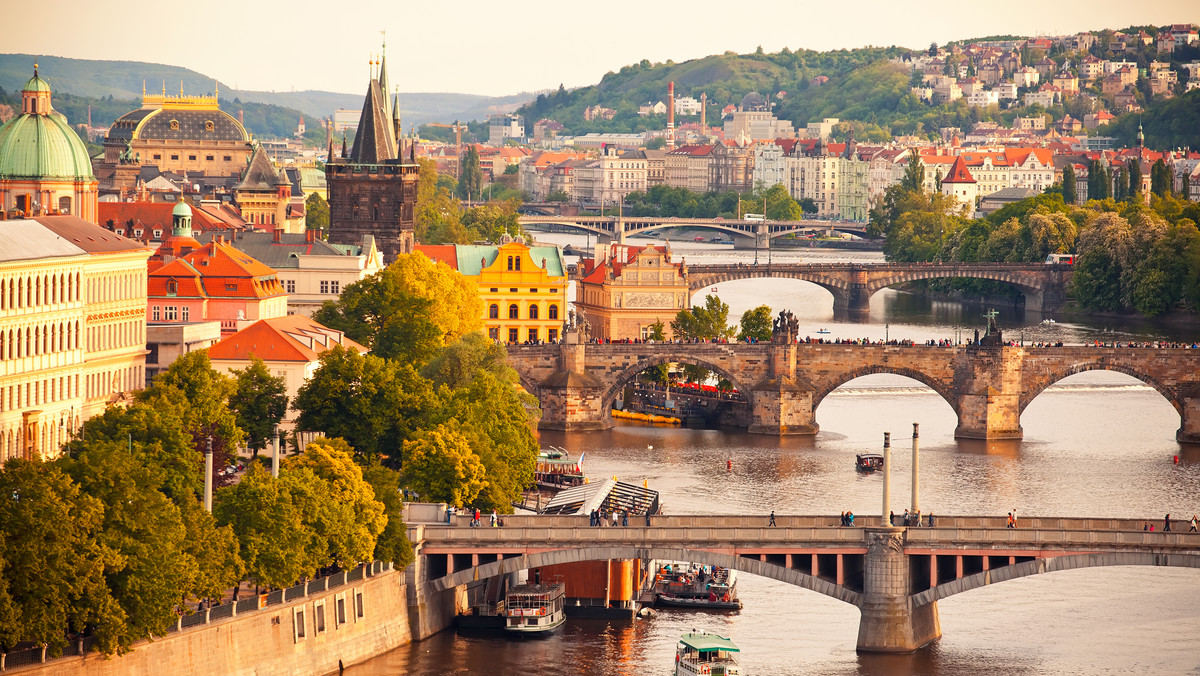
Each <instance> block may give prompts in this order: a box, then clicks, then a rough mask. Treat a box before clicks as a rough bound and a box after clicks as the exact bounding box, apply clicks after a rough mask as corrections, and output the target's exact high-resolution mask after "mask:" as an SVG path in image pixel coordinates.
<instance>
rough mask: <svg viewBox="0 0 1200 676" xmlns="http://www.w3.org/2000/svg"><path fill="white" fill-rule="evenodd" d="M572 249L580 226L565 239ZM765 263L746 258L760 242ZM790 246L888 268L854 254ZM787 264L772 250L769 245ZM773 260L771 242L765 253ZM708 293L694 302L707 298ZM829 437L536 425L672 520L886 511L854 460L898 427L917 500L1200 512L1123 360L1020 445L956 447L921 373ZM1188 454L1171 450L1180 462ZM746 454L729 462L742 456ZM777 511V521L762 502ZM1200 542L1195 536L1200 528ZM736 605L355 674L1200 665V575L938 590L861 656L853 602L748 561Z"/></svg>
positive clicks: (995, 509) (902, 487) (804, 302)
mask: <svg viewBox="0 0 1200 676" xmlns="http://www.w3.org/2000/svg"><path fill="white" fill-rule="evenodd" d="M539 238H549V239H554V238H560V240H559V241H560V243H566V242H576V241H579V240H580V239H581V238H572V237H570V236H566V235H551V236H547V237H542V236H539ZM673 247H674V249H675V251H676V255H680V254H683V255H686V256H687V258H688V260H689V261H697V262H698V260H697V259H708V260H712V261H713V262H724V261H738V260H741V261H745V260H746V256H747V254H746V253H744V252H737V253H733V252H731V251H730V250H729V247H724V248H720V247H715V246H711V245H704V244H696V245H692V244H690V243H688V244H681V245H673ZM748 255H749V257H750V259H751V260H752V257H753V252H749V254H748ZM781 256H795V257H800V256H803V257H804V259H806V260H812V259H813V258H814V256H819V257H836V259H837V260H877V259H878V254H872V253H860V252H845V253H843V252H828V253H827V252H820V251H818V252H815V253H809V252H802V253H799V252H788V253H787V254H781ZM775 258H776V260H778V259H779V257H775ZM761 259H762V254H761V253H760V260H761ZM704 293H705V292H704V291H702V292H701V293H700V294H698V296H697V298H702V297H703V295H704ZM718 294H719V296H720V297H721V299H722V300H723V301H725V302H726V303H728V304H729V305H730V308H731V313H730V314H731V320H733V319H735V318H736V316H740V314H741V313H742V312H744V311H746V310H747V309H749V308H751V307H754V306H756V305H759V304H762V303H764V302H767V303H768V304H770V305H771V306H772V308H773V310H775V311H779V310H781V309H784V308H787V309H791V310H792V311H793V312H795V313H796V315H797V317H798V318H799V320H800V327H801V328H800V334H801V335H805V334H806V333H811V334H813V335H815V333H816V331H817V330H818V329H820V328H825V329H827V330H829V331H830V334H829V336H828V337H831V338H837V337H843V338H855V337H867V338H872V339H878V338H883V337H884V336H885V334H886V335H887V336H888V337H891V338H911V339H914V340H917V341H923V340H926V339H930V338H952V339H953V338H954V337H955V333H956V332H958V333H960V334H962V335H964V336H966V335H970V333H971V331H973V330H974V328H976V327H977V326H979V325H980V324H981V322H982V320H981V319H980V318H979V315H980V312H981V310H982V309H981V308H975V307H970V306H964V305H963V304H960V303H941V302H938V303H932V302H929V301H928V300H924V299H921V298H918V297H913V296H909V295H907V294H902V293H897V292H893V291H887V290H885V291H882V292H880V293H878V294H876V296H875V297H874V298H872V302H871V313H870V318H869V319H868V320H866V321H864V322H860V323H859V322H856V323H838V322H835V321H834V318H833V310H832V297H831V296H830V295H829V293H828V292H825V291H824V290H822V289H820V288H818V287H816V286H814V285H811V284H806V283H802V282H791V281H787V280H744V281H739V282H732V283H728V284H726V283H722V284H721V285H720V288H719V289H718ZM1041 319H1042V318H1041V316H1040V315H1034V316H1031V317H1028V318H1027V317H1025V316H1024V315H1023V313H1021V312H1019V311H1012V310H1009V311H1005V312H1002V313H1001V317H1000V324H1001V326H1002V327H1004V328H1005V330H1006V331H1007V335H1008V336H1009V337H1014V338H1019V337H1020V334H1021V332H1022V331H1024V332H1025V335H1024V339H1025V340H1026V341H1037V340H1063V341H1064V342H1068V343H1072V342H1083V341H1090V340H1127V339H1129V340H1141V339H1147V340H1148V339H1153V338H1157V337H1169V338H1171V339H1178V340H1189V341H1191V340H1197V339H1200V335H1197V334H1196V332H1194V331H1193V332H1191V333H1189V332H1188V331H1186V330H1184V329H1174V330H1171V331H1164V330H1162V328H1161V327H1156V326H1155V325H1153V324H1148V323H1133V324H1129V323H1126V324H1121V325H1114V324H1112V323H1110V322H1106V321H1097V320H1086V319H1085V320H1071V321H1067V320H1066V319H1064V320H1062V321H1059V322H1056V323H1055V324H1042V323H1041ZM816 416H817V422H818V424H819V425H820V427H821V431H820V433H819V434H818V435H816V436H815V437H785V438H778V437H767V436H757V435H749V434H745V433H742V432H738V431H726V430H691V429H669V428H657V427H644V426H635V425H622V426H618V427H616V428H614V429H611V430H605V431H601V432H587V433H569V434H567V433H552V432H543V433H542V434H541V440H542V443H543V445H545V444H553V445H556V446H560V445H561V446H565V447H567V448H568V449H570V450H572V452H579V451H584V450H586V452H587V457H586V460H585V468H586V472H587V474H588V475H589V476H592V477H608V476H616V477H618V478H620V479H622V480H626V481H631V482H635V483H641V482H642V481H643V480H645V481H647V482H648V484H649V486H650V487H651V488H654V489H656V490H658V491H659V492H660V494H661V496H662V498H661V499H662V501H663V503H664V505H665V509H666V511H667V512H668V513H671V514H687V513H726V514H763V515H765V514H766V513H768V512H769V511H770V510H775V511H776V512H779V513H785V514H786V513H799V514H817V513H823V514H837V513H840V512H841V511H843V510H846V509H849V510H852V511H853V512H855V513H856V514H871V513H874V514H878V513H879V508H880V501H881V480H880V479H881V478H880V477H879V476H876V475H870V476H864V475H859V474H858V473H856V472H855V471H854V470H853V468H852V461H853V458H854V454H855V453H857V452H859V451H863V450H878V449H879V448H880V447H881V446H882V439H883V433H884V432H885V431H890V432H891V433H892V436H893V456H892V457H893V463H892V464H893V470H892V471H893V474H892V501H893V505H894V507H895V508H896V509H897V510H898V511H899V510H903V509H904V507H906V506H909V499H910V497H911V495H910V490H909V485H910V484H909V477H910V469H911V452H910V444H911V439H910V437H911V430H912V423H913V422H918V423H920V424H921V440H920V441H921V492H920V500H921V504H920V507H921V509H922V511H924V512H926V513H928V512H930V511H932V512H933V513H935V514H947V515H948V514H996V515H1003V514H1005V513H1006V512H1008V511H1009V510H1012V509H1015V510H1016V511H1017V515H1018V518H1020V517H1022V516H1032V515H1047V516H1085V515H1087V516H1113V517H1138V518H1145V519H1147V520H1151V521H1152V522H1153V523H1155V524H1156V525H1157V526H1159V527H1161V522H1162V517H1163V515H1164V514H1165V513H1167V512H1170V513H1171V514H1172V515H1173V517H1174V518H1178V519H1186V518H1190V516H1191V515H1192V514H1193V513H1196V512H1200V447H1196V446H1182V445H1180V444H1178V443H1176V442H1175V441H1174V434H1175V430H1176V429H1177V428H1178V427H1179V415H1178V414H1177V413H1176V412H1175V410H1174V409H1173V408H1172V407H1171V405H1170V404H1169V403H1167V402H1166V400H1164V399H1163V398H1162V396H1161V395H1159V394H1158V393H1157V392H1156V391H1155V390H1153V389H1152V388H1150V387H1148V386H1146V385H1144V384H1142V383H1140V382H1139V381H1137V380H1135V379H1133V378H1131V377H1129V376H1125V375H1122V374H1118V373H1111V372H1089V373H1082V374H1078V375H1075V376H1071V377H1070V378H1068V379H1066V380H1063V381H1060V383H1058V384H1057V385H1055V386H1054V387H1051V388H1050V389H1048V390H1047V391H1046V392H1044V393H1043V394H1041V395H1040V396H1038V397H1037V399H1035V400H1034V401H1033V402H1032V403H1031V404H1030V406H1029V407H1028V408H1027V409H1026V410H1025V412H1024V414H1023V416H1022V425H1023V428H1024V432H1025V435H1024V439H1022V440H1021V441H1003V442H980V441H958V440H956V439H954V437H953V433H954V427H955V423H956V420H955V416H954V413H953V411H952V410H951V408H950V406H949V404H947V403H946V402H945V401H944V400H942V399H941V397H939V396H938V395H937V394H936V393H934V392H933V391H932V390H930V389H929V388H927V387H925V386H924V385H922V384H920V383H918V382H916V381H914V380H911V379H908V378H905V377H902V376H894V375H872V376H866V377H863V378H859V379H856V380H853V381H851V382H849V383H847V384H846V385H844V386H843V387H842V388H839V389H838V390H837V391H835V392H834V393H832V394H831V395H830V396H829V397H827V398H826V399H825V400H824V401H823V402H822V404H821V406H820V408H818V410H817V412H816ZM1176 456H1178V460H1179V462H1178V463H1176V462H1174V460H1175V458H1176ZM728 462H732V469H728V465H727V463H728ZM764 519H765V516H764ZM1196 537H1197V545H1198V546H1200V535H1197V536H1196ZM738 587H739V590H740V595H741V597H742V599H743V601H744V603H745V607H744V608H743V610H741V611H740V612H737V613H729V614H712V613H704V612H693V611H687V610H682V611H671V610H667V611H662V612H660V613H659V614H657V615H656V616H655V617H652V618H649V619H644V620H638V621H637V622H635V623H627V622H626V623H622V622H604V621H581V620H568V622H567V625H566V627H565V629H564V630H563V631H561V632H560V633H559V634H557V635H555V636H552V637H550V638H548V639H544V640H535V641H511V640H508V639H506V638H505V637H503V636H499V637H489V636H469V637H468V636H459V635H457V634H456V633H455V632H454V631H453V630H451V631H446V632H442V633H441V634H438V635H437V636H434V637H432V638H431V639H429V640H426V641H421V642H418V643H414V644H412V645H410V646H406V647H402V648H399V649H397V650H395V651H392V652H390V653H387V654H385V655H381V656H379V657H377V658H375V659H373V660H371V661H370V662H368V663H366V664H363V665H359V666H356V667H353V668H350V669H347V670H346V673H347V674H360V675H368V674H371V675H375V674H414V675H426V674H428V675H434V674H493V673H519V674H577V673H588V674H666V673H668V672H669V671H670V668H671V665H672V664H673V656H674V646H675V643H676V641H677V639H678V637H679V635H680V634H681V633H684V632H686V631H689V630H691V629H693V628H696V629H702V630H707V631H715V632H717V633H720V634H723V635H725V636H729V637H730V638H732V639H733V640H734V641H735V642H736V643H737V644H738V645H739V646H740V647H741V649H742V658H741V662H742V664H743V666H744V668H745V671H746V673H747V674H749V675H754V676H757V675H762V674H838V675H842V674H847V675H848V674H860V675H874V674H880V675H884V674H887V675H890V674H930V675H937V676H946V675H950V674H954V675H959V674H981V675H982V674H989V675H1000V676H1007V675H1012V676H1026V675H1034V674H1155V675H1159V674H1193V675H1195V674H1200V610H1198V609H1200V570H1183V569H1178V568H1149V567H1114V568H1096V569H1083V570H1074V571H1066V572H1059V573H1052V574H1046V575H1035V576H1031V577H1027V578H1022V579H1019V580H1014V581H1009V582H1005V583H1003V584H997V585H993V586H988V587H984V588H981V589H976V590H973V591H970V592H967V593H963V594H960V595H956V596H953V597H950V598H947V599H944V600H942V601H940V602H939V603H938V606H939V611H940V616H941V625H942V633H943V635H942V637H941V638H940V639H938V640H937V641H935V642H933V643H932V644H931V645H929V646H927V647H925V648H923V649H921V650H919V651H917V652H916V653H914V654H912V655H904V656H884V655H858V654H856V652H855V642H856V638H857V631H858V611H857V609H855V608H853V607H852V606H849V605H846V604H843V603H840V602H838V601H835V600H833V599H832V598H829V597H826V596H823V595H821V594H817V593H815V592H810V591H807V590H803V589H799V588H796V587H792V586H789V585H786V584H783V583H780V582H776V581H774V580H768V579H764V578H758V577H755V576H751V575H742V576H740V578H739V582H738Z"/></svg>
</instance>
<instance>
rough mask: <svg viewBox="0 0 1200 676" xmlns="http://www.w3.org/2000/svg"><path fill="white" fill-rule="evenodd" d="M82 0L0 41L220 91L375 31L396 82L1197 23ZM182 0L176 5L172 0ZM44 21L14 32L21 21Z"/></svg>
mask: <svg viewBox="0 0 1200 676" xmlns="http://www.w3.org/2000/svg"><path fill="white" fill-rule="evenodd" d="M126 6H127V7H130V8H133V7H134V6H133V5H121V4H114V3H111V2H95V1H94V0H41V1H39V2H29V1H28V0H0V17H3V21H0V51H2V52H4V53H29V54H51V55H56V56H65V57H73V58H84V59H116V60H131V61H149V62H154V63H163V64H169V65H173V66H182V67H185V68H191V69H192V70H195V71H199V72H201V73H204V74H206V75H208V76H211V77H216V78H219V79H220V80H221V81H222V82H224V83H227V84H229V85H232V86H233V87H234V88H236V89H248V90H267V91H289V90H296V91H299V90H304V89H320V90H327V91H335V92H347V93H353V92H359V91H361V90H362V88H363V85H364V84H365V82H366V79H367V78H368V76H369V75H368V73H369V65H368V62H369V60H370V59H371V58H372V56H373V55H374V54H378V53H379V52H380V51H381V49H382V46H381V43H382V40H383V38H384V36H383V35H381V34H380V31H386V39H387V54H388V56H389V59H388V71H389V78H390V79H391V82H392V83H393V85H399V88H400V91H402V92H458V93H466V94H483V95H489V96H503V95H508V94H517V93H521V92H532V91H539V90H544V89H553V88H557V87H558V85H559V84H565V85H566V86H567V87H575V86H583V85H589V84H594V83H596V82H598V81H599V80H600V78H601V77H603V76H604V74H605V73H606V72H608V71H615V70H619V69H620V68H621V67H622V66H625V65H628V64H631V63H637V62H638V61H641V60H642V59H649V60H650V61H651V62H661V61H666V60H668V59H670V60H674V61H676V62H681V61H686V60H688V59H693V58H698V57H703V56H707V55H709V54H720V53H722V52H725V51H734V52H738V53H749V52H753V51H754V50H755V49H756V48H757V47H758V46H760V45H761V46H762V48H763V49H764V50H766V51H767V52H776V51H779V50H780V49H782V48H783V47H788V48H790V49H793V50H794V49H814V50H818V51H825V50H830V49H842V48H854V47H863V46H867V45H875V46H887V45H900V46H904V47H912V48H925V47H928V46H929V43H931V42H938V43H943V42H949V41H952V40H960V39H964V38H971V37H982V36H986V35H997V34H1015V35H1046V34H1061V33H1075V32H1079V31H1083V30H1099V29H1101V28H1124V27H1126V26H1129V25H1141V24H1154V25H1166V24H1169V23H1200V0H996V1H995V2H993V3H986V2H981V1H980V0H966V1H960V2H949V1H947V0H846V1H844V2H828V1H818V0H753V1H752V2H748V3H747V4H745V5H742V4H741V3H739V2H736V1H735V2H731V1H729V0H720V1H718V0H691V1H690V2H686V3H680V2H672V3H666V2H661V1H659V0H601V1H599V2H582V1H580V0H514V1H511V2H499V1H497V0H492V1H490V2H485V1H482V0H457V1H455V0H423V1H420V2H415V1H413V0H390V1H389V0H338V1H336V2H330V1H328V0H326V1H323V2H312V1H311V0H293V1H291V2H287V3H282V2H276V1H275V0H237V1H234V0H197V1H195V2H190V3H183V4H178V3H177V4H170V3H168V4H167V5H158V6H157V7H158V9H157V10H155V11H154V12H142V11H141V10H136V11H134V13H133V14H132V15H131V16H129V17H122V16H121V15H120V12H119V8H120V7H126ZM184 8H187V9H186V11H182V10H184ZM47 25H49V26H51V27H52V28H49V29H46V30H27V29H26V28H25V27H29V26H47Z"/></svg>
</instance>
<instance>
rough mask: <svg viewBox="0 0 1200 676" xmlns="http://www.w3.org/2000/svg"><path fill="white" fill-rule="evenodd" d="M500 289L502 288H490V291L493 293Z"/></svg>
mask: <svg viewBox="0 0 1200 676" xmlns="http://www.w3.org/2000/svg"><path fill="white" fill-rule="evenodd" d="M499 290H500V289H490V291H491V292H492V293H496V292H498V291H499Z"/></svg>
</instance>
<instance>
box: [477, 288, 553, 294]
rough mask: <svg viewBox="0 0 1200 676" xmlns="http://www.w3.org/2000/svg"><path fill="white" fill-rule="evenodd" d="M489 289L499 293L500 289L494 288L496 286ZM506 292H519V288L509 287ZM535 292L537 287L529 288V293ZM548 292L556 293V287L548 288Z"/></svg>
mask: <svg viewBox="0 0 1200 676" xmlns="http://www.w3.org/2000/svg"><path fill="white" fill-rule="evenodd" d="M490 291H491V292H492V293H500V289H498V288H496V287H492V288H491V289H490ZM508 292H509V293H519V290H518V289H511V288H510V289H509V290H508ZM537 292H538V290H537V289H530V290H529V293H537ZM550 293H558V289H550Z"/></svg>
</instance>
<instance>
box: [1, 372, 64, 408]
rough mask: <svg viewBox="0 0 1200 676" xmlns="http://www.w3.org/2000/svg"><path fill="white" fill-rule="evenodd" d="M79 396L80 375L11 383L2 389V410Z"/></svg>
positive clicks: (39, 404)
mask: <svg viewBox="0 0 1200 676" xmlns="http://www.w3.org/2000/svg"><path fill="white" fill-rule="evenodd" d="M78 396H79V376H78V375H73V376H59V377H57V378H45V379H43V380H35V381H33V382H31V383H21V384H20V385H9V386H8V387H5V388H4V389H3V390H0V410H3V411H15V410H18V409H22V408H26V407H30V406H41V405H43V404H49V403H52V402H55V401H62V400H63V399H70V398H71V397H78Z"/></svg>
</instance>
